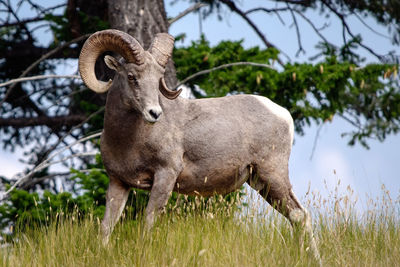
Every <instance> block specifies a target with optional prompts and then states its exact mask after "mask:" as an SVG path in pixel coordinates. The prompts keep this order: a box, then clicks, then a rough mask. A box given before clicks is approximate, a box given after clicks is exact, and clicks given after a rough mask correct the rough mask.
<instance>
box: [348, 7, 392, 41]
mask: <svg viewBox="0 0 400 267" xmlns="http://www.w3.org/2000/svg"><path fill="white" fill-rule="evenodd" d="M353 15H355V16H356V18H357V19H358V20H359V21H360V22H361V23H362V24H363V25H364V26H365V27H367V28H368V29H369V30H370V31H371V32H373V33H375V34H376V35H379V36H382V37H384V38H386V39H388V40H391V38H390V37H389V36H387V35H384V34H382V33H380V32H378V31H376V30H374V28H372V27H371V26H369V25H368V24H367V23H366V22H365V21H364V20H363V19H362V18H361V17H360V16H359V15H358V14H357V13H356V12H354V13H353Z"/></svg>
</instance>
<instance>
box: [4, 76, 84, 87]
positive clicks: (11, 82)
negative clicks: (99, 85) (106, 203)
mask: <svg viewBox="0 0 400 267" xmlns="http://www.w3.org/2000/svg"><path fill="white" fill-rule="evenodd" d="M49 78H66V79H81V76H79V75H54V74H48V75H37V76H31V77H23V78H17V79H12V80H9V81H6V82H4V83H0V87H3V86H7V85H9V84H13V83H20V82H25V81H34V80H43V79H49Z"/></svg>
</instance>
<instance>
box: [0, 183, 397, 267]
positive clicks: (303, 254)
mask: <svg viewBox="0 0 400 267" xmlns="http://www.w3.org/2000/svg"><path fill="white" fill-rule="evenodd" d="M351 194H352V192H351V190H349V191H348V194H347V195H340V194H338V192H336V194H335V193H334V194H332V195H330V196H329V198H328V199H322V198H321V196H320V195H318V194H317V193H310V194H308V196H307V198H306V199H305V200H304V202H306V203H307V204H308V206H309V208H310V209H311V210H312V211H313V213H314V231H315V235H316V237H317V239H318V247H319V249H320V253H321V256H322V260H323V263H324V265H326V266H400V225H399V222H400V220H399V201H398V200H396V201H394V200H392V199H390V197H389V195H388V194H387V193H386V192H385V191H383V193H382V198H381V199H379V200H373V201H372V200H371V201H370V202H369V203H370V207H369V209H368V211H367V212H366V213H365V214H361V215H360V214H357V213H356V212H355V211H354V209H353V207H354V204H355V200H354V199H352V197H351ZM218 199H219V198H216V201H215V202H212V203H214V204H210V203H208V204H204V202H202V201H201V200H198V201H196V202H193V203H192V204H190V205H188V206H185V204H184V205H179V206H175V207H170V208H169V211H168V212H167V213H166V214H164V215H163V216H161V217H160V218H159V220H158V221H157V223H156V225H155V226H154V228H153V230H152V231H151V232H147V233H146V232H144V231H143V229H144V228H143V224H142V223H141V220H138V221H134V220H130V219H126V218H125V219H123V222H122V223H119V224H118V225H117V226H116V228H115V230H114V232H113V234H112V238H111V240H110V244H109V245H108V246H105V247H104V246H103V245H101V242H100V239H99V224H100V221H99V220H98V219H96V218H95V217H93V216H88V217H87V218H85V219H83V220H80V221H78V220H77V219H76V216H78V215H77V214H72V215H70V216H64V217H63V218H62V219H61V220H59V222H58V223H53V224H51V225H50V226H47V227H40V226H38V227H34V228H33V229H30V230H28V231H25V232H20V233H17V235H16V236H17V237H16V239H15V240H14V242H13V243H12V244H11V245H9V246H4V247H3V248H2V249H0V253H1V254H0V263H1V266H96V267H100V266H314V265H317V262H316V261H315V260H314V259H313V257H312V255H311V254H310V253H309V248H308V245H307V243H304V245H299V243H298V242H297V240H296V238H293V233H292V230H291V227H290V224H289V223H288V222H287V221H286V220H285V219H282V216H281V215H279V214H278V213H276V212H274V211H272V209H270V208H267V209H266V210H265V209H261V208H260V207H253V208H250V209H246V210H245V211H243V210H242V211H238V210H237V209H236V208H235V205H236V203H235V202H232V203H230V204H228V205H226V204H224V205H219V204H218ZM215 203H217V204H215ZM260 213H262V214H260Z"/></svg>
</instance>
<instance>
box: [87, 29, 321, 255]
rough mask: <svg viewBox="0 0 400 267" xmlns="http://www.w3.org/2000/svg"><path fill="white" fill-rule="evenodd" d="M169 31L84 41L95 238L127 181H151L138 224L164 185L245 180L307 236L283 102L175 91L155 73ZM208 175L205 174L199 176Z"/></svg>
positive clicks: (195, 187) (154, 209)
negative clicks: (100, 211)
mask: <svg viewBox="0 0 400 267" xmlns="http://www.w3.org/2000/svg"><path fill="white" fill-rule="evenodd" d="M173 46H174V38H173V37H172V36H170V35H169V34H166V33H159V34H157V35H156V36H155V39H154V40H153V42H152V44H151V46H150V48H149V50H147V51H145V50H144V49H143V48H142V46H141V45H140V44H139V43H138V41H137V40H136V39H134V38H133V37H132V36H130V35H129V34H127V33H124V32H121V31H118V30H104V31H100V32H96V33H94V34H93V35H91V36H90V37H89V39H88V40H87V41H86V43H85V44H84V46H83V48H82V51H81V54H80V57H79V70H80V74H81V76H82V79H83V81H84V82H85V83H86V85H87V86H88V87H89V88H90V89H92V90H93V91H95V92H97V93H104V92H106V91H107V90H109V92H108V96H107V104H106V111H105V118H104V131H103V134H102V136H101V154H102V157H103V161H104V165H105V168H106V170H107V173H108V175H109V177H110V185H109V188H108V191H107V203H106V212H105V216H104V219H103V221H102V231H103V237H104V242H107V241H108V239H109V236H110V234H111V232H112V229H113V227H114V225H115V223H116V222H117V220H118V219H119V217H120V215H121V213H122V210H123V208H124V205H125V203H126V200H127V198H128V192H129V189H130V188H131V187H135V188H141V189H147V190H150V200H149V203H148V205H147V208H146V214H145V219H146V225H147V226H148V227H151V226H152V225H153V222H154V219H155V216H156V215H157V213H158V212H159V211H160V210H161V209H162V208H163V207H164V206H165V204H166V202H167V200H168V198H169V196H170V194H171V192H172V191H176V192H179V193H183V194H192V195H193V194H200V195H203V196H209V195H213V194H216V193H217V194H226V193H228V192H231V191H233V190H235V189H237V188H239V187H240V186H241V185H242V184H243V183H245V182H247V183H248V184H250V186H251V187H253V188H254V189H255V190H257V191H258V192H259V193H260V194H261V196H263V197H264V198H265V199H266V200H267V201H268V203H270V204H271V205H273V206H274V207H275V208H276V209H277V210H278V211H279V212H281V213H282V214H283V215H284V216H286V217H287V218H288V219H289V220H290V222H291V223H292V224H296V225H300V226H301V227H304V228H305V230H306V231H307V232H308V234H310V235H311V243H312V249H314V250H315V252H316V253H318V252H317V248H316V245H315V242H314V240H313V238H312V229H311V219H310V215H309V213H308V212H307V211H306V210H305V209H304V208H303V207H302V206H301V204H300V202H299V201H298V200H297V198H296V196H295V195H294V193H293V191H292V186H291V184H290V181H289V177H288V160H289V155H290V151H291V147H292V142H293V128H294V127H293V120H292V117H291V115H290V114H289V112H288V111H287V110H286V109H284V108H283V107H281V106H279V105H277V104H275V103H274V102H272V101H271V100H269V99H268V98H265V97H262V96H255V95H234V96H226V97H221V98H208V99H196V100H188V99H183V98H177V97H178V95H179V93H180V90H179V91H172V90H169V89H168V88H167V86H166V84H165V81H164V78H163V77H164V71H165V67H166V64H167V62H168V60H169V58H170V57H171V54H172V49H173ZM105 51H112V52H116V53H118V54H120V55H121V56H122V57H123V58H122V59H121V60H119V61H118V60H116V59H115V58H113V57H111V56H105V63H106V65H107V66H108V67H109V68H111V69H113V70H115V77H114V80H110V81H108V82H102V81H99V80H97V79H96V76H95V73H94V65H95V62H96V59H97V58H98V57H99V56H100V55H101V54H102V53H104V52H105ZM205 177H207V179H205Z"/></svg>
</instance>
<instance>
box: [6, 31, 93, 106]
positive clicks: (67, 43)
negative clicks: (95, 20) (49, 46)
mask: <svg viewBox="0 0 400 267" xmlns="http://www.w3.org/2000/svg"><path fill="white" fill-rule="evenodd" d="M89 36H90V34H85V35H82V36H80V37H78V38H75V39H73V40H71V41H69V42H66V43H64V44H62V45H60V46H59V47H57V48H55V49H53V50H51V51H50V52H48V53H46V54H45V55H43V56H41V57H40V58H39V59H38V60H36V61H35V62H33V63H32V64H31V65H30V66H29V67H28V68H27V69H26V70H25V71H24V72H23V73H22V74H21V75H20V76H19V77H18V78H22V77H25V76H26V75H27V74H28V73H29V72H30V71H31V70H32V69H33V68H34V67H36V66H37V65H38V64H39V63H40V62H42V61H43V60H45V59H47V58H49V57H50V56H52V55H53V54H55V53H57V52H58V51H60V50H62V49H64V48H65V47H68V46H69V45H71V44H73V43H77V42H79V41H82V40H84V39H86V38H88V37H89ZM14 86H15V84H13V85H11V86H10V88H9V89H8V91H7V93H6V95H5V96H4V98H3V99H2V100H1V101H0V106H2V105H3V104H4V102H5V101H6V100H7V97H8V96H9V95H10V94H11V92H12V90H13V88H14Z"/></svg>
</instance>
